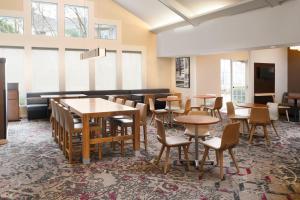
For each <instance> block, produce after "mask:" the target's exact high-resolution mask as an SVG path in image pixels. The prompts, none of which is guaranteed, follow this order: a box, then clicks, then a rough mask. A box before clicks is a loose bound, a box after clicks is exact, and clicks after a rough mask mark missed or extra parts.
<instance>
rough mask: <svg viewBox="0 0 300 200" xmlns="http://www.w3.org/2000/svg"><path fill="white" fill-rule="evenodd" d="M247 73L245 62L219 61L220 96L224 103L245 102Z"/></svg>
mask: <svg viewBox="0 0 300 200" xmlns="http://www.w3.org/2000/svg"><path fill="white" fill-rule="evenodd" d="M247 71H248V70H247V62H246V61H237V60H229V59H221V95H222V97H223V101H224V102H225V103H226V102H229V101H232V102H233V103H245V102H246V97H247V89H248V86H247V78H246V77H247Z"/></svg>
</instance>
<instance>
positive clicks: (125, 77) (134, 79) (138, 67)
mask: <svg viewBox="0 0 300 200" xmlns="http://www.w3.org/2000/svg"><path fill="white" fill-rule="evenodd" d="M122 86H123V89H141V88H142V53H141V52H131V51H123V53H122Z"/></svg>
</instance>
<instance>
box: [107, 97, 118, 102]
mask: <svg viewBox="0 0 300 200" xmlns="http://www.w3.org/2000/svg"><path fill="white" fill-rule="evenodd" d="M108 101H111V102H115V101H116V98H115V97H114V96H108Z"/></svg>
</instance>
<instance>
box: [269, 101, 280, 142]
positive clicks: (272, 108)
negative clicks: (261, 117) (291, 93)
mask: <svg viewBox="0 0 300 200" xmlns="http://www.w3.org/2000/svg"><path fill="white" fill-rule="evenodd" d="M267 106H268V109H269V113H270V120H271V125H272V127H273V129H274V131H275V133H276V135H277V137H279V135H278V132H277V130H276V128H275V125H274V122H275V121H278V119H279V112H278V103H267Z"/></svg>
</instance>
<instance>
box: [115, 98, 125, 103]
mask: <svg viewBox="0 0 300 200" xmlns="http://www.w3.org/2000/svg"><path fill="white" fill-rule="evenodd" d="M116 103H118V104H124V99H121V98H117V99H116Z"/></svg>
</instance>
